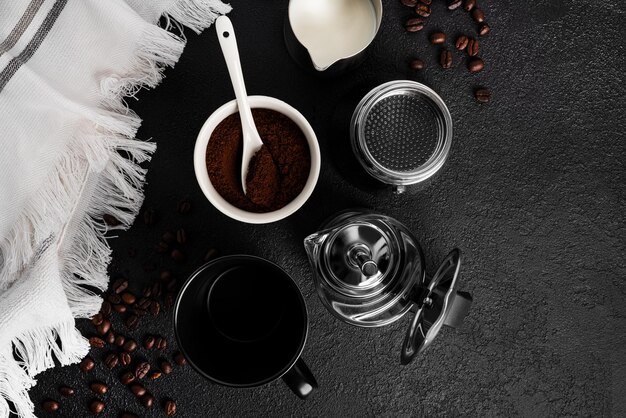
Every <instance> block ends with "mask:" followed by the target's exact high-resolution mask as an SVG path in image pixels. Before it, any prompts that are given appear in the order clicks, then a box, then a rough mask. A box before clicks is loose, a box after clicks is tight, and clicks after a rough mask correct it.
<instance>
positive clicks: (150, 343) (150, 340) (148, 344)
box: [143, 335, 155, 350]
mask: <svg viewBox="0 0 626 418" xmlns="http://www.w3.org/2000/svg"><path fill="white" fill-rule="evenodd" d="M154 341H155V338H154V337H153V336H152V335H148V336H147V337H146V339H145V340H143V348H145V349H146V350H152V348H154Z"/></svg>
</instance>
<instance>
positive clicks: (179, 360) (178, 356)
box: [174, 351, 187, 366]
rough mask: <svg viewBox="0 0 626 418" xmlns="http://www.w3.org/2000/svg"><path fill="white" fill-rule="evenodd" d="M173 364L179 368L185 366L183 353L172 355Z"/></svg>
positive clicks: (185, 361) (178, 352)
mask: <svg viewBox="0 0 626 418" xmlns="http://www.w3.org/2000/svg"><path fill="white" fill-rule="evenodd" d="M174 362H175V363H176V364H178V365H179V366H184V365H185V364H187V359H186V358H185V356H183V353H181V352H180V351H177V352H176V353H174Z"/></svg>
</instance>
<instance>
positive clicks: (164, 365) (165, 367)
mask: <svg viewBox="0 0 626 418" xmlns="http://www.w3.org/2000/svg"><path fill="white" fill-rule="evenodd" d="M159 368H160V369H161V371H162V372H163V373H165V374H170V373H172V363H170V362H169V361H167V360H162V361H161V362H160V363H159Z"/></svg>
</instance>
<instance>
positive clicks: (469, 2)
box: [463, 0, 476, 12]
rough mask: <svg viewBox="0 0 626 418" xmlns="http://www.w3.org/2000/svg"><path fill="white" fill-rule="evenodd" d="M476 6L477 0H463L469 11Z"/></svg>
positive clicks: (464, 6) (465, 7)
mask: <svg viewBox="0 0 626 418" xmlns="http://www.w3.org/2000/svg"><path fill="white" fill-rule="evenodd" d="M474 7H476V0H465V1H464V2H463V8H464V9H465V10H467V11H468V12H471V11H472V9H473V8H474Z"/></svg>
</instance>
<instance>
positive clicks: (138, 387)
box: [130, 383, 146, 398]
mask: <svg viewBox="0 0 626 418" xmlns="http://www.w3.org/2000/svg"><path fill="white" fill-rule="evenodd" d="M130 391H131V392H133V395H135V396H136V397H138V398H141V397H142V396H143V395H145V394H146V388H145V387H143V385H142V384H141V383H133V384H132V385H130Z"/></svg>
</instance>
